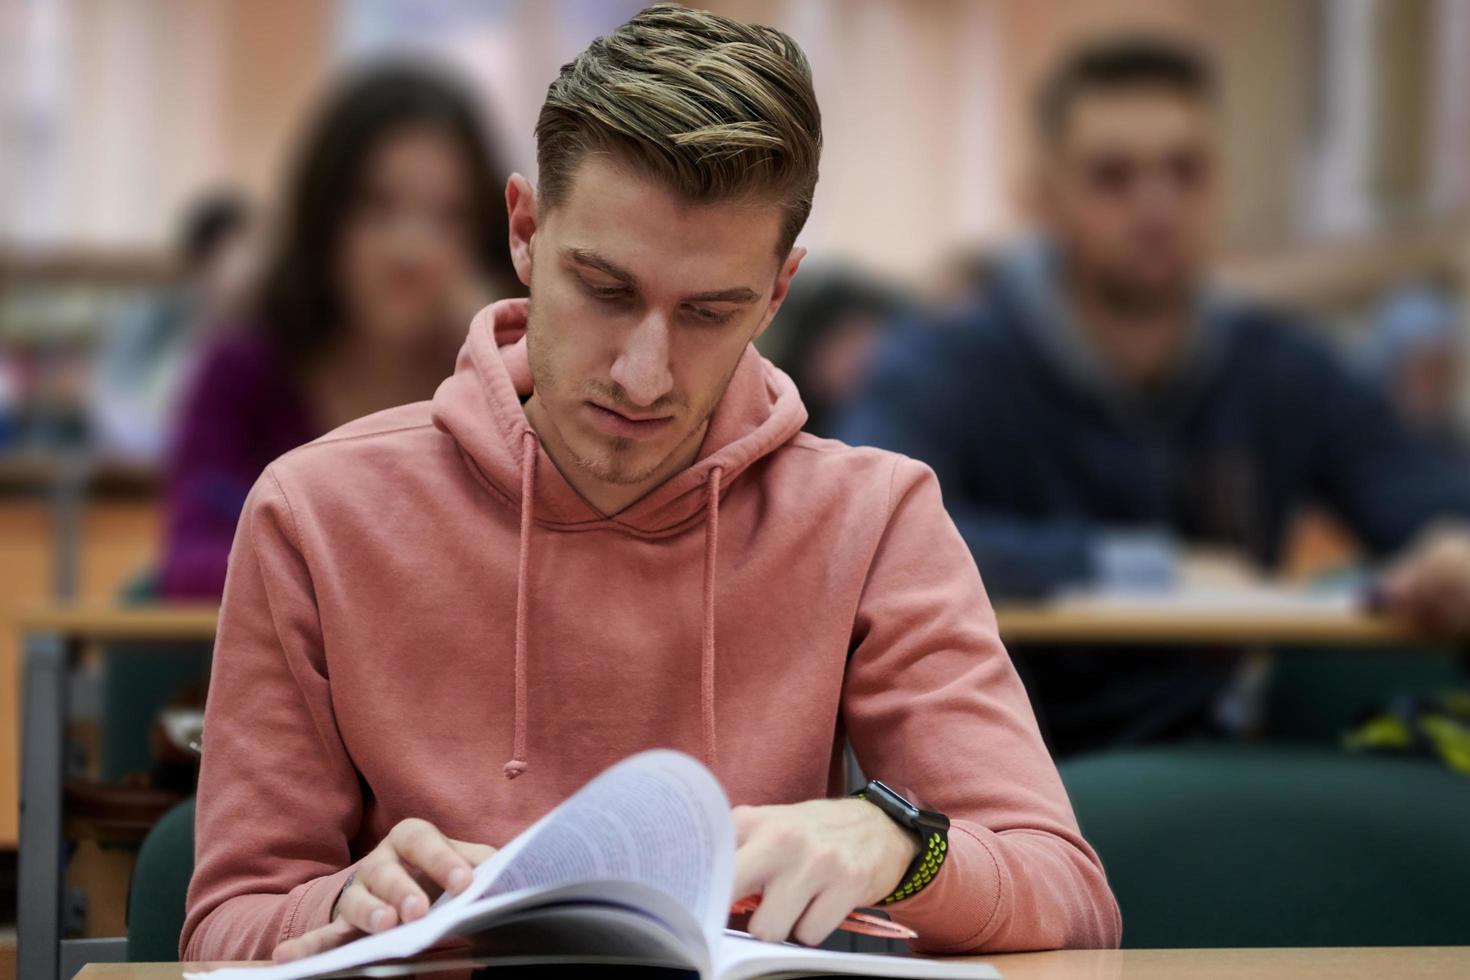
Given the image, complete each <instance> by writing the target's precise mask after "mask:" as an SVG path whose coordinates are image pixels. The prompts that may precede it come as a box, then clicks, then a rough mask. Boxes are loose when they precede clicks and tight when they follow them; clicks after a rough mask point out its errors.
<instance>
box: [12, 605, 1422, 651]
mask: <svg viewBox="0 0 1470 980" xmlns="http://www.w3.org/2000/svg"><path fill="white" fill-rule="evenodd" d="M995 612H996V618H997V620H998V621H999V625H1000V635H1001V638H1002V639H1003V640H1005V641H1006V643H1008V644H1023V643H1024V644H1031V643H1035V644H1056V645H1068V644H1075V643H1105V644H1129V643H1138V644H1159V643H1164V644H1170V643H1191V644H1199V643H1205V644H1223V645H1270V644H1281V645H1285V646H1348V647H1355V646H1364V647H1366V646H1392V645H1395V644H1412V645H1415V646H1433V645H1436V643H1437V642H1438V641H1436V640H1435V638H1433V637H1429V636H1425V635H1423V634H1421V633H1418V632H1416V631H1414V630H1412V629H1410V628H1408V627H1407V626H1405V625H1403V624H1401V623H1398V622H1395V621H1393V620H1390V619H1386V618H1384V617H1381V616H1374V615H1369V614H1367V613H1361V612H1339V611H1333V610H1317V611H1307V610H1271V609H1266V610H1261V611H1258V612H1250V613H1242V612H1239V611H1210V610H1200V609H1179V608H1169V607H1167V606H1164V605H1161V606H1160V607H1159V608H1158V609H1147V608H1143V607H1141V606H1138V605H1134V604H1130V605H1128V606H1126V607H1120V608H1116V609H1110V608H1106V607H1104V606H1102V605H1098V604H1088V605H1085V606H1083V605H1078V606H1069V605H1065V604H1062V605H1051V604H1045V603H1037V604H1031V603H1001V604H999V605H997V606H996V609H995ZM217 622H218V610H217V609H216V608H215V607H214V606H209V605H189V606H173V605H170V606H157V607H147V606H139V607H128V608H124V607H118V606H108V605H80V606H52V607H41V608H37V609H34V610H31V611H30V612H28V613H26V614H24V615H23V616H22V618H21V626H22V629H24V630H25V631H26V632H27V633H52V634H60V635H64V636H67V637H69V638H72V639H75V640H78V641H81V642H105V641H112V640H140V639H141V640H164V641H179V642H187V641H193V640H212V639H213V638H214V631H215V626H216V624H217Z"/></svg>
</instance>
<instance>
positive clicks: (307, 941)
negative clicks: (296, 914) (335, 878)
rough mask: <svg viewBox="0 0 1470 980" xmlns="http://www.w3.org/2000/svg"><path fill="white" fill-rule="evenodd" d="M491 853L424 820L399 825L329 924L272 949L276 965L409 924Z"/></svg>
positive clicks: (463, 884)
mask: <svg viewBox="0 0 1470 980" xmlns="http://www.w3.org/2000/svg"><path fill="white" fill-rule="evenodd" d="M494 853H495V848H493V847H490V846H489V845H487V844H471V843H469V842H468V841H462V840H452V839H450V838H448V837H445V836H444V835H443V834H442V833H440V832H439V830H438V829H437V828H435V827H434V825H433V824H431V823H429V822H428V821H427V820H417V819H412V818H411V819H408V820H403V821H400V822H399V823H398V824H397V825H396V826H395V827H394V828H393V829H392V830H390V831H389V832H388V836H386V837H384V838H383V840H382V842H381V843H380V844H378V846H377V847H376V848H374V849H373V850H372V852H371V853H369V854H368V855H367V857H365V858H363V859H362V860H361V861H359V862H358V863H357V870H356V871H354V872H353V874H352V876H351V877H349V878H348V879H347V884H346V885H345V886H343V888H342V891H341V893H340V894H339V895H338V896H337V904H336V907H335V908H334V909H333V910H332V921H331V922H329V923H328V924H326V925H324V926H322V927H321V928H319V929H313V930H312V931H311V932H308V933H305V934H303V935H300V936H297V937H296V938H295V939H288V940H287V941H286V942H284V943H281V944H280V945H279V946H277V947H276V949H275V952H274V954H273V958H274V959H275V961H276V962H278V963H284V962H286V961H288V960H296V959H300V958H302V957H303V956H312V955H314V954H316V953H320V952H322V951H323V950H327V949H331V948H333V947H335V946H341V945H342V944H343V943H347V942H351V941H352V940H354V939H356V938H358V937H359V936H362V935H365V934H367V933H370V932H382V931H383V930H384V929H391V928H393V927H394V926H396V925H398V924H399V923H400V922H412V921H413V920H414V919H419V918H422V917H423V916H424V914H425V913H426V912H428V911H429V904H430V903H431V902H432V901H433V900H434V899H435V898H438V897H439V895H441V894H443V893H444V892H446V891H447V892H449V893H451V894H455V895H457V894H459V893H460V892H462V891H464V890H465V888H467V887H469V884H470V877H471V875H472V874H473V873H474V870H475V865H477V864H479V863H480V862H481V861H484V860H485V859H487V858H489V857H490V856H491V855H492V854H494Z"/></svg>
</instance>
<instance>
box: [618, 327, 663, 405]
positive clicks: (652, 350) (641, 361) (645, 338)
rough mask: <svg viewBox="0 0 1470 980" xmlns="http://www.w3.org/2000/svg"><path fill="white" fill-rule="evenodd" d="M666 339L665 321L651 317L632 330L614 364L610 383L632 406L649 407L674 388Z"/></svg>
mask: <svg viewBox="0 0 1470 980" xmlns="http://www.w3.org/2000/svg"><path fill="white" fill-rule="evenodd" d="M669 339H670V338H669V322H668V319H667V318H666V317H663V316H661V315H659V314H657V313H650V314H649V315H648V316H646V317H644V318H643V319H642V320H641V321H640V322H639V323H638V325H637V326H636V327H634V328H633V331H632V333H630V334H629V335H628V337H627V339H626V341H625V342H624V344H623V349H622V351H621V352H619V354H618V358H617V360H616V361H614V362H613V367H612V380H613V381H615V382H617V383H618V385H619V386H620V387H621V388H622V389H623V391H624V392H625V393H626V394H627V396H628V398H629V399H630V400H631V401H632V402H633V403H634V404H635V405H638V406H640V407H646V406H649V405H652V404H653V403H655V402H657V401H658V400H659V399H660V398H662V397H663V396H664V395H667V394H668V393H669V391H670V390H671V389H672V388H673V386H674V375H673V372H672V371H670V370H669Z"/></svg>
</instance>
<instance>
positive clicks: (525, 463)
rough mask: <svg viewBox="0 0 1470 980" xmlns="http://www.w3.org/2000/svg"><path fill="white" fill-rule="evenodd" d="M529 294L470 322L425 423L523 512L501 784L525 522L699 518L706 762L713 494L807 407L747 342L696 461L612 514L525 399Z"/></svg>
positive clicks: (518, 649) (519, 618) (520, 629)
mask: <svg viewBox="0 0 1470 980" xmlns="http://www.w3.org/2000/svg"><path fill="white" fill-rule="evenodd" d="M529 312H530V301H529V300H524V299H514V300H503V301H501V302H499V303H496V304H494V305H492V306H488V307H486V308H485V309H483V310H481V311H480V312H479V313H478V314H477V315H476V316H475V319H474V321H473V322H472V323H471V324H470V331H469V337H468V338H467V339H466V340H465V345H464V347H463V349H461V351H460V354H459V359H458V362H457V364H456V365H455V370H454V374H453V375H452V376H451V377H450V378H449V379H447V380H446V381H445V382H444V383H443V384H442V385H440V386H439V390H438V391H437V392H435V394H434V404H433V419H434V424H435V426H437V427H438V428H439V429H441V430H443V431H444V432H447V433H448V434H449V435H450V436H451V437H452V438H453V439H454V441H455V443H456V445H458V447H459V449H460V452H461V453H462V454H463V455H464V456H465V458H466V460H467V461H468V463H469V465H470V466H471V467H472V468H473V469H474V470H475V472H477V473H479V474H480V475H481V476H482V477H483V478H484V479H485V480H486V481H487V482H488V483H489V484H490V485H492V486H493V487H495V488H496V489H497V490H499V491H500V492H501V493H502V494H504V495H505V496H506V497H508V498H509V499H510V500H511V501H512V502H514V503H515V504H516V506H517V507H519V508H520V547H519V549H518V553H517V556H516V611H515V659H514V667H513V668H512V672H513V675H514V676H513V678H512V681H513V685H514V689H515V698H514V704H515V707H514V716H513V718H512V720H511V725H512V728H513V734H512V737H511V745H512V749H511V758H510V759H509V760H508V761H507V762H506V764H505V767H504V772H505V776H506V778H507V779H514V778H516V777H517V776H519V775H521V774H522V773H524V772H525V771H526V769H527V768H528V765H529V764H528V762H527V761H526V745H527V737H526V733H527V729H528V727H529V724H530V722H529V720H528V718H527V715H528V710H529V709H528V703H529V698H528V694H527V688H526V676H527V673H528V671H529V669H530V665H529V664H528V663H527V655H526V651H527V647H528V645H529V644H528V640H527V637H528V634H529V631H530V611H529V610H530V601H531V597H530V595H529V590H528V588H527V585H526V583H527V582H528V581H529V572H528V570H529V568H530V564H531V546H532V541H533V539H534V535H533V529H534V527H535V525H537V524H540V525H542V526H543V527H547V528H549V529H551V530H576V529H579V528H581V529H586V528H591V527H599V528H600V527H608V526H613V527H618V528H620V529H623V530H626V531H628V532H631V533H635V534H645V535H657V534H660V533H673V532H675V531H678V530H682V529H683V527H684V525H686V524H688V523H690V522H691V521H693V520H694V519H696V518H697V517H698V516H699V514H700V513H701V512H703V513H704V515H705V536H704V579H703V594H702V602H701V608H702V609H703V622H702V623H701V630H700V637H701V638H700V670H699V677H700V685H699V686H700V709H701V710H700V714H701V726H700V727H701V729H702V733H703V742H704V757H705V758H704V761H705V764H706V765H708V766H710V767H713V766H714V765H715V754H716V750H715V639H716V638H715V579H716V576H717V573H718V569H719V560H718V559H719V538H720V530H719V528H720V525H719V516H720V491H721V488H722V487H725V486H728V485H729V484H730V483H731V482H732V481H733V480H734V479H735V478H736V477H738V476H739V475H740V474H741V473H742V472H744V470H745V469H746V468H747V467H749V466H750V465H751V464H752V463H754V462H755V461H756V460H758V459H760V458H761V457H762V456H764V455H766V454H767V453H769V452H772V451H773V450H775V449H776V447H778V446H780V445H782V444H783V443H785V442H786V441H787V440H789V439H790V438H791V437H792V436H794V435H796V434H797V433H798V432H800V431H801V426H802V424H803V423H805V422H806V409H805V408H803V407H802V404H801V398H800V397H799V396H798V395H797V393H796V386H795V385H794V384H792V383H791V379H790V378H788V377H787V376H786V375H785V374H782V373H781V371H779V370H778V369H777V368H776V367H774V366H773V365H772V364H771V363H770V362H768V361H767V360H766V359H765V358H763V357H761V356H760V354H758V353H757V352H756V350H755V348H754V347H752V346H749V345H747V346H746V348H745V352H744V353H743V354H742V355H741V357H740V363H739V364H737V365H736V367H735V373H734V374H733V375H732V376H731V378H730V384H729V385H728V387H726V389H725V394H724V395H723V397H721V398H720V401H719V403H718V404H717V405H716V406H715V411H714V414H713V415H712V416H711V417H710V423H709V428H708V429H707V430H706V432H705V437H704V443H703V445H702V446H701V447H700V450H699V455H698V457H697V458H696V459H695V461H694V464H693V465H692V466H690V467H689V468H688V469H686V470H684V471H683V472H681V473H677V474H675V475H674V476H673V477H671V478H670V479H669V480H668V481H666V482H665V483H664V484H663V485H662V486H660V487H658V488H657V489H655V490H653V491H652V492H651V493H649V494H648V495H647V496H645V497H644V498H643V499H641V500H639V501H638V502H636V503H634V504H633V505H631V506H630V507H628V508H627V509H625V510H623V511H622V512H620V513H618V514H616V515H614V516H611V517H608V516H605V515H603V514H601V513H599V512H598V511H597V510H596V508H594V507H593V506H592V505H591V504H589V503H587V501H586V500H584V499H582V497H581V495H579V494H578V493H577V492H576V490H574V489H573V488H572V486H571V484H569V483H568V482H567V481H566V479H565V478H564V477H563V476H562V475H561V472H560V471H559V470H557V468H556V466H555V464H553V463H552V462H551V459H550V458H549V457H548V456H547V455H546V453H545V452H544V451H543V450H542V449H541V441H540V439H539V438H538V437H537V435H536V432H535V430H534V429H532V428H531V424H530V421H529V420H528V419H527V418H526V413H525V411H524V410H523V409H522V408H521V401H522V399H523V398H524V397H526V396H529V395H530V394H531V391H532V386H531V367H530V360H529V357H528V355H527V353H526V320H527V316H528V314H529Z"/></svg>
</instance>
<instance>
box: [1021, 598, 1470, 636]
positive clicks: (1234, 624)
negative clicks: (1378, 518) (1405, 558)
mask: <svg viewBox="0 0 1470 980" xmlns="http://www.w3.org/2000/svg"><path fill="white" fill-rule="evenodd" d="M995 612H996V618H997V619H998V620H999V623H1000V636H1001V639H1002V640H1004V641H1005V642H1006V645H1007V646H1018V645H1021V644H1041V645H1054V646H1064V645H1068V644H1078V643H1088V644H1092V643H1096V644H1110V645H1123V646H1127V645H1129V644H1139V645H1144V644H1181V645H1184V644H1190V645H1209V646H1331V647H1385V646H1419V647H1424V646H1436V645H1443V644H1442V643H1441V642H1440V641H1437V640H1435V639H1434V638H1433V637H1428V636H1425V635H1424V634H1422V633H1419V632H1418V631H1416V630H1414V629H1411V628H1410V627H1408V626H1406V625H1405V624H1403V623H1400V622H1396V621H1394V620H1391V619H1388V618H1387V617H1384V616H1378V615H1374V614H1372V613H1368V612H1360V611H1350V610H1337V609H1327V608H1321V609H1311V608H1301V609H1270V608H1267V609H1259V610H1243V609H1207V608H1188V607H1179V606H1177V605H1174V604H1171V603H1170V602H1168V601H1167V600H1166V601H1161V602H1160V603H1159V604H1158V605H1157V606H1156V607H1153V608H1150V607H1149V606H1148V605H1147V604H1146V603H1140V602H1135V601H1129V602H1128V603H1126V604H1124V603H1120V604H1119V605H1117V606H1115V607H1110V606H1108V605H1107V604H1106V603H1104V602H1088V603H1086V604H1080V603H1079V604H1068V603H1055V604H1048V603H1041V604H1036V605H1029V604H1028V605H1019V604H1007V603H1002V604H1000V605H997V606H996V610H995Z"/></svg>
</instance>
